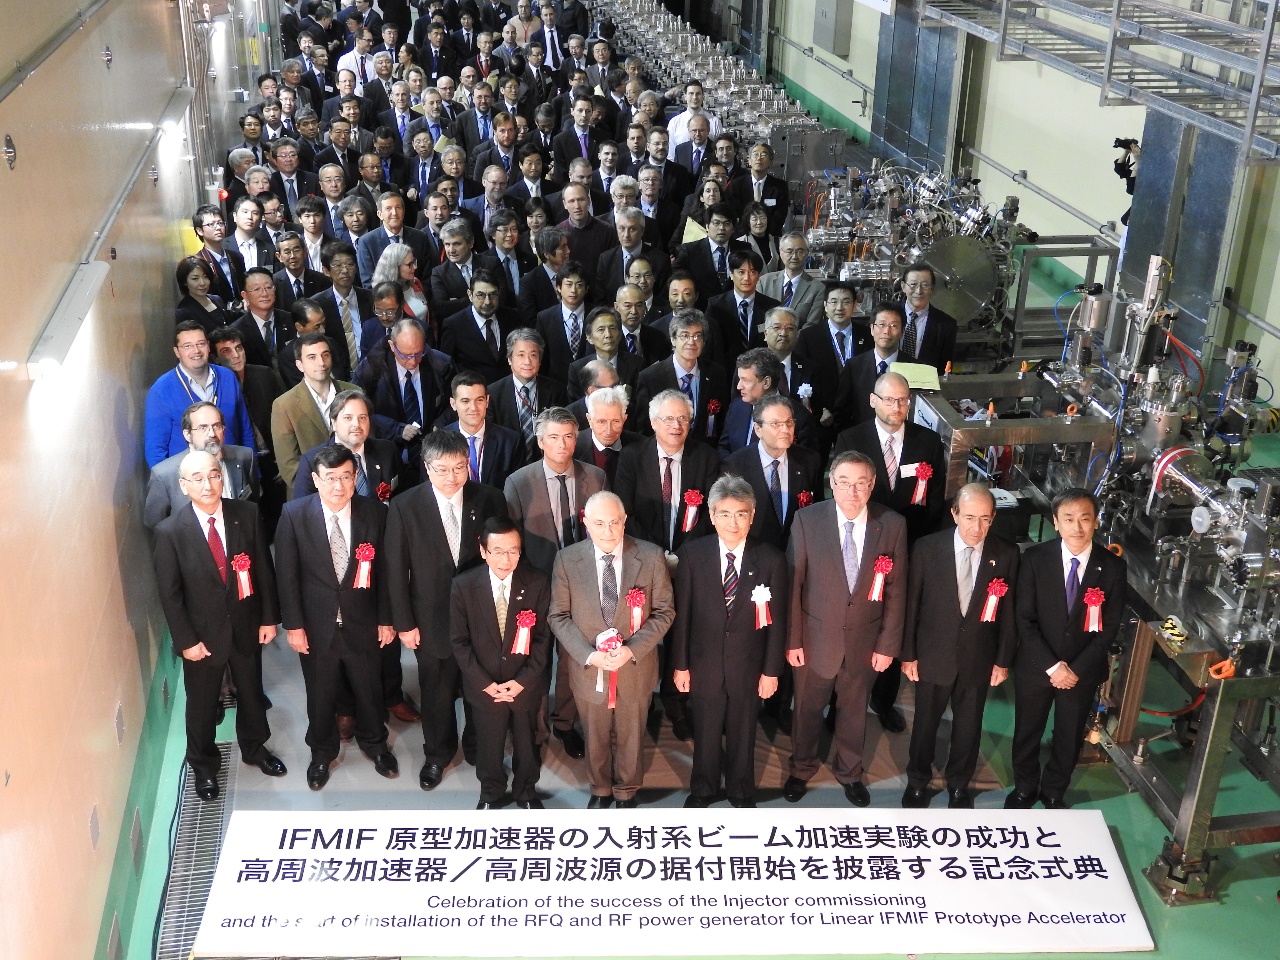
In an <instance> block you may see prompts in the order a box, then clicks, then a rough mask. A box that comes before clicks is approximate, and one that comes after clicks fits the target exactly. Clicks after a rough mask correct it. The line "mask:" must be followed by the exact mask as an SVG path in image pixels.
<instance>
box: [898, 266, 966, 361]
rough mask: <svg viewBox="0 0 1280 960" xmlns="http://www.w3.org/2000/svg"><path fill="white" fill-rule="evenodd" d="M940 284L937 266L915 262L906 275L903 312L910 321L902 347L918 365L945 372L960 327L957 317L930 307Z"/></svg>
mask: <svg viewBox="0 0 1280 960" xmlns="http://www.w3.org/2000/svg"><path fill="white" fill-rule="evenodd" d="M936 284H937V281H936V280H935V279H934V273H933V267H931V266H929V265H928V264H927V263H913V264H912V265H911V266H909V267H907V269H906V272H904V273H903V275H902V292H903V294H904V296H905V297H906V302H905V303H904V304H903V312H904V313H905V314H906V316H907V319H906V324H905V325H904V326H903V329H902V348H903V349H904V350H906V351H907V353H909V354H912V355H913V356H915V358H916V361H917V362H918V363H927V364H930V365H931V366H934V367H937V368H938V372H939V373H942V372H943V371H944V370H945V369H946V366H947V363H948V362H950V361H951V360H953V359H954V358H955V353H956V327H957V325H956V321H955V318H954V317H952V316H951V315H950V314H948V313H944V312H943V311H942V310H939V309H938V308H937V307H935V306H932V305H931V304H930V300H931V299H932V298H933V289H934V287H935V286H936Z"/></svg>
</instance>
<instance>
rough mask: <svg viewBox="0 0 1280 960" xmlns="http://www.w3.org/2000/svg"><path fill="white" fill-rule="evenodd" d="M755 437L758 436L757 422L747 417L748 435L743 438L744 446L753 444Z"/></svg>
mask: <svg viewBox="0 0 1280 960" xmlns="http://www.w3.org/2000/svg"><path fill="white" fill-rule="evenodd" d="M755 438H756V422H755V421H754V420H753V419H751V418H750V417H747V435H746V436H745V437H743V438H742V445H743V446H744V447H749V446H751V441H752V440H754V439H755Z"/></svg>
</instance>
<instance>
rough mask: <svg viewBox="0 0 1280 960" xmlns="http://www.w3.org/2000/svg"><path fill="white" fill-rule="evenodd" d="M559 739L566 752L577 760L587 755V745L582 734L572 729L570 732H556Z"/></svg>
mask: <svg viewBox="0 0 1280 960" xmlns="http://www.w3.org/2000/svg"><path fill="white" fill-rule="evenodd" d="M555 734H556V737H557V739H559V741H560V742H561V743H563V744H564V752H565V753H567V754H568V755H569V756H571V757H573V759H575V760H581V759H582V758H583V757H585V756H586V755H587V745H586V744H585V743H583V742H582V734H580V733H579V732H578V731H577V730H575V729H573V727H570V728H569V729H568V730H556V731H555Z"/></svg>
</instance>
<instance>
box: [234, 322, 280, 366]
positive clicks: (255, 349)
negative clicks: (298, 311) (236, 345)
mask: <svg viewBox="0 0 1280 960" xmlns="http://www.w3.org/2000/svg"><path fill="white" fill-rule="evenodd" d="M271 323H272V326H273V327H275V340H276V343H275V346H276V351H277V352H278V351H279V350H280V348H281V347H282V346H284V345H285V344H286V343H288V342H289V341H290V340H292V339H293V337H294V334H295V332H296V331H295V330H294V328H293V320H291V319H290V318H289V314H287V313H285V312H284V311H283V310H273V311H271ZM231 327H232V329H234V330H237V331H239V333H240V339H241V340H242V341H243V342H244V355H245V359H246V360H247V361H248V362H249V363H254V364H257V365H258V366H260V367H272V368H276V369H278V367H277V364H276V357H275V355H273V354H272V353H271V351H270V350H268V349H267V342H266V341H265V340H263V339H262V334H261V333H260V332H259V331H258V322H257V321H256V320H255V319H254V318H253V314H251V313H246V314H244V315H242V316H241V317H240V318H239V319H237V320H236V321H235V322H234V323H232V324H231Z"/></svg>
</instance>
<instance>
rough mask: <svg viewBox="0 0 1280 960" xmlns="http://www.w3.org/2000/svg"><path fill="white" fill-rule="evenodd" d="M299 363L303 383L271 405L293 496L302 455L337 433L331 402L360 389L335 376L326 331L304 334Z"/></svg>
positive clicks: (280, 460) (275, 439)
mask: <svg viewBox="0 0 1280 960" xmlns="http://www.w3.org/2000/svg"><path fill="white" fill-rule="evenodd" d="M297 364H298V369H299V370H301V371H302V382H300V383H299V384H298V385H297V386H296V387H294V388H293V389H292V390H289V391H286V392H285V393H283V394H281V395H280V396H279V397H277V398H276V401H275V403H273V404H272V405H271V441H272V446H273V447H274V448H275V451H276V466H277V467H278V468H279V470H280V477H281V479H283V480H284V485H285V489H286V490H288V491H289V497H290V499H292V498H293V495H294V490H293V481H294V477H295V476H296V474H297V472H298V463H299V462H300V461H301V460H302V455H303V454H304V453H305V452H306V451H308V450H311V449H313V448H314V447H318V446H320V445H321V444H322V443H324V442H325V441H326V440H328V439H329V435H330V434H331V433H333V422H332V420H331V419H330V417H329V405H330V404H332V403H333V401H334V400H335V399H336V398H337V396H338V394H339V393H341V392H342V391H344V390H359V389H360V388H359V387H357V386H356V385H355V384H354V383H346V382H344V381H342V380H335V379H334V378H333V376H332V375H331V374H332V372H333V355H332V353H330V350H329V340H328V338H326V337H325V335H324V334H323V333H304V334H303V335H302V336H300V337H298V360H297Z"/></svg>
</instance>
